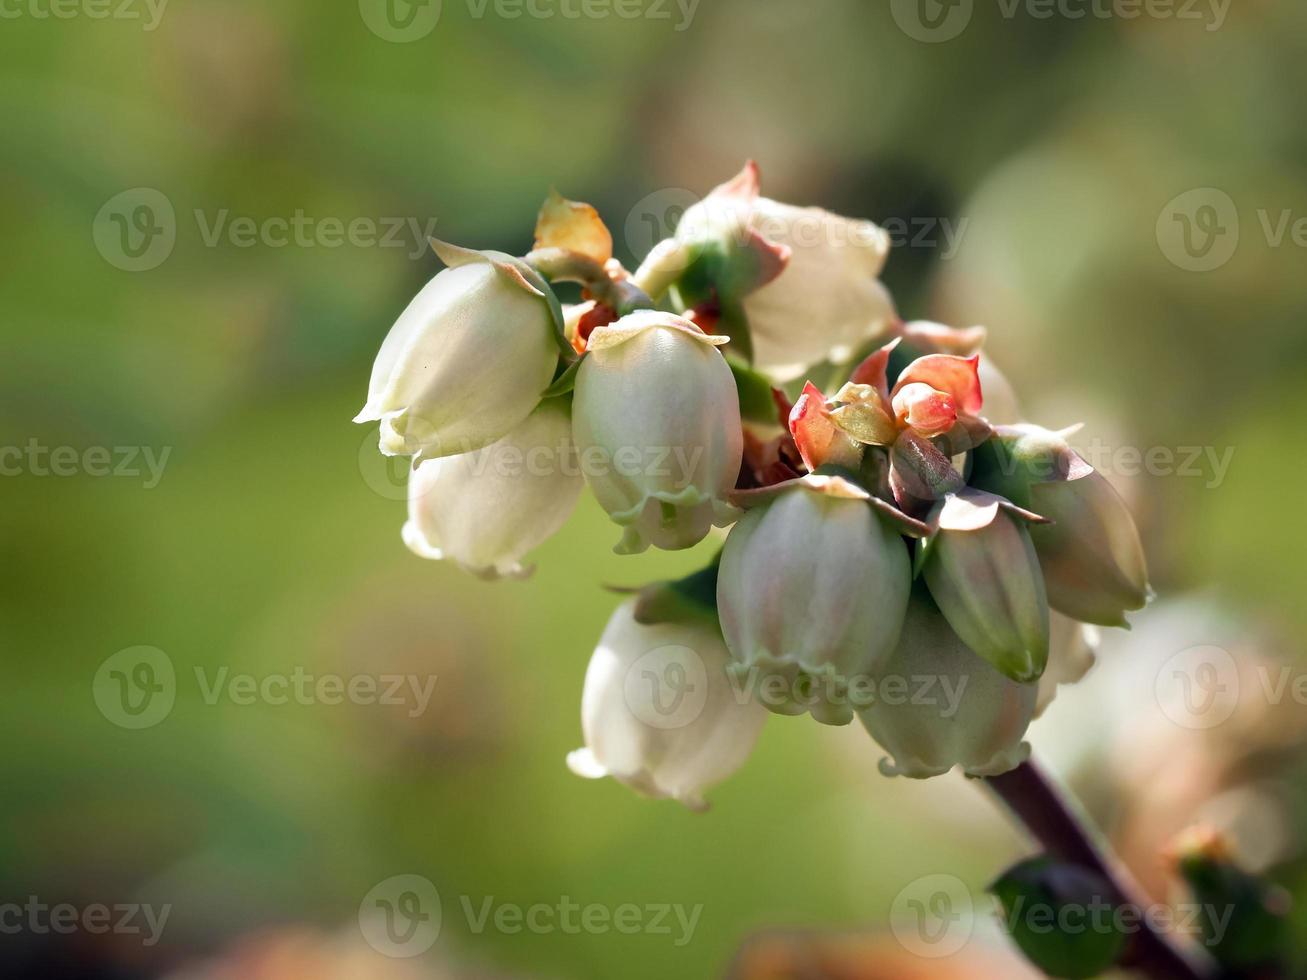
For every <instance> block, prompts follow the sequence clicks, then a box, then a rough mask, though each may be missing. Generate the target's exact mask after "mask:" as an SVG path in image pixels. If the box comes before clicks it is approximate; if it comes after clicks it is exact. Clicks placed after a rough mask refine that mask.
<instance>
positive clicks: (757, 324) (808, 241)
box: [676, 163, 897, 381]
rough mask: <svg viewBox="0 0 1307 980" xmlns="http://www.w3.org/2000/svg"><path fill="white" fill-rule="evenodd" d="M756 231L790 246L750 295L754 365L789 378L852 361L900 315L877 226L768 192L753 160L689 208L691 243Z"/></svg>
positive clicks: (686, 232) (685, 225)
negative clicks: (884, 279) (782, 263)
mask: <svg viewBox="0 0 1307 980" xmlns="http://www.w3.org/2000/svg"><path fill="white" fill-rule="evenodd" d="M748 232H754V233H757V234H758V235H761V236H762V237H763V238H764V239H766V240H767V241H769V242H772V243H775V244H777V245H780V246H786V247H788V248H789V250H790V253H789V263H788V265H787V266H786V268H785V269H784V270H783V271H782V272H781V273H780V275H779V276H777V277H776V278H775V279H774V280H772V281H771V282H769V283H768V284H767V285H765V286H763V287H761V288H760V289H758V290H757V291H755V292H752V293H749V294H748V295H747V296H745V297H744V312H745V313H746V314H747V315H748V318H749V327H750V332H751V333H752V336H753V363H754V366H755V367H757V368H759V369H760V370H762V371H765V372H767V373H768V374H770V375H771V376H772V377H774V378H777V379H778V380H781V381H788V380H790V379H792V378H796V377H798V376H799V375H800V374H803V373H804V371H805V370H806V369H807V368H808V367H810V366H811V365H813V364H816V363H818V362H820V361H824V360H827V359H829V360H833V361H843V360H847V359H848V358H849V357H851V356H852V355H853V354H854V353H855V352H856V351H857V349H858V348H859V347H861V346H862V345H863V344H865V343H867V342H868V341H870V340H872V339H874V338H876V337H878V336H880V335H882V334H884V333H886V332H887V331H888V330H889V329H890V328H891V326H892V324H893V323H894V322H895V321H896V319H897V314H896V312H895V309H894V301H893V300H892V299H891V298H890V294H889V292H888V290H886V288H885V287H884V285H882V284H881V282H880V279H879V276H880V273H881V270H882V269H883V268H884V266H885V260H886V258H887V257H888V255H889V249H890V237H889V234H888V233H887V232H886V231H885V230H884V229H883V228H880V227H879V226H878V225H876V224H874V223H873V222H871V221H864V220H859V219H856V218H845V217H841V216H840V215H838V214H833V213H831V212H830V211H826V210H823V209H822V208H815V207H796V206H794V205H792V204H783V203H781V202H779V201H773V200H771V199H770V198H766V197H761V196H758V184H757V170H756V168H755V167H754V166H753V164H752V163H750V164H749V166H747V167H746V168H745V171H744V172H743V173H741V174H740V175H739V176H738V177H736V178H735V179H734V180H732V181H730V182H729V183H727V184H724V185H722V187H719V188H717V190H715V191H714V192H713V193H712V194H709V195H708V196H707V197H706V198H704V199H703V200H702V201H700V202H699V203H697V204H695V205H693V206H691V207H690V208H688V209H687V210H686V212H685V215H684V216H683V217H682V219H681V222H680V223H679V224H678V225H677V228H676V238H677V240H678V241H680V242H682V243H684V244H690V245H693V244H695V243H698V242H704V241H711V240H714V239H717V238H720V237H722V236H731V235H740V234H747V233H748Z"/></svg>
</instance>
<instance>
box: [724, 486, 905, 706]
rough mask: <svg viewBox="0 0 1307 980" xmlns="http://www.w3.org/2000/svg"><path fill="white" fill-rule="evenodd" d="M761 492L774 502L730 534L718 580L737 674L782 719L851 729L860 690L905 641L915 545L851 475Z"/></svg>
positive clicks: (746, 518) (759, 508)
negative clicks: (854, 690) (853, 694)
mask: <svg viewBox="0 0 1307 980" xmlns="http://www.w3.org/2000/svg"><path fill="white" fill-rule="evenodd" d="M756 493H757V494H758V495H759V498H760V499H761V500H762V501H764V502H761V503H759V504H758V505H757V506H755V507H754V508H753V509H751V510H749V511H747V512H746V514H745V516H744V517H743V518H741V519H740V522H739V523H738V524H736V525H735V527H734V528H732V529H731V533H730V536H729V537H728V538H727V539H726V545H725V547H724V548H723V549H722V561H721V568H720V570H719V572H718V577H717V609H718V613H719V615H720V616H721V622H722V632H723V634H724V635H725V637H726V645H727V646H728V647H729V648H730V651H731V653H732V655H733V656H734V658H735V661H736V664H735V666H734V667H733V668H732V672H733V673H734V675H735V676H736V678H737V679H739V681H740V682H741V683H743V684H745V685H747V686H748V687H749V688H750V689H751V690H753V691H754V692H755V696H756V697H757V698H758V700H760V701H761V702H762V703H763V704H764V706H766V707H767V708H769V709H770V710H772V711H774V712H776V713H778V714H786V715H797V714H802V713H803V712H805V711H810V712H811V713H812V716H813V717H814V718H816V719H817V720H818V721H821V722H825V723H826V724H833V725H844V724H848V723H849V722H850V721H851V720H852V719H853V705H852V704H851V702H850V698H849V693H848V691H849V687H850V685H852V684H863V683H864V682H865V680H866V678H867V676H868V675H869V673H870V672H871V670H872V669H873V668H874V667H876V666H877V664H878V663H880V662H881V661H882V660H884V659H885V658H886V657H888V656H889V654H890V652H891V651H892V650H893V648H894V644H895V643H896V642H897V640H898V637H899V629H900V627H901V626H902V623H903V610H904V607H905V605H906V604H907V601H908V590H909V588H910V586H911V580H912V572H911V568H910V563H909V560H908V552H907V547H906V545H905V544H904V542H903V540H902V539H901V538H900V536H899V534H900V532H899V529H898V528H897V527H895V526H894V524H893V523H892V522H891V520H889V519H887V518H886V517H885V516H882V513H881V510H880V509H878V507H886V508H888V505H884V504H881V503H880V502H879V501H877V500H875V498H871V497H870V496H869V495H868V494H867V493H866V491H864V490H861V489H860V488H858V487H856V486H854V485H853V484H852V483H850V482H848V481H846V480H843V479H841V478H837V477H821V476H817V477H806V478H804V479H802V480H797V481H793V482H792V483H791V484H789V485H788V486H785V485H781V486H780V487H773V488H768V490H766V491H757V492H756ZM741 496H744V495H741ZM768 497H770V498H771V499H770V500H768V499H767V498H768Z"/></svg>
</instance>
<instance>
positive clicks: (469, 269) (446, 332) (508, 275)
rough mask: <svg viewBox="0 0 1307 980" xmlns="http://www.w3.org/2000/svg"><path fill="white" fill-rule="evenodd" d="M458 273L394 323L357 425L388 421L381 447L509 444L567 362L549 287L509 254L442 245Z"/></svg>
mask: <svg viewBox="0 0 1307 980" xmlns="http://www.w3.org/2000/svg"><path fill="white" fill-rule="evenodd" d="M439 250H440V253H441V258H443V259H444V260H445V261H446V263H447V264H449V265H450V268H447V269H445V270H444V271H442V272H440V273H439V274H438V275H437V276H436V277H435V278H433V279H432V280H431V281H430V282H428V283H427V284H426V286H424V287H423V289H422V291H421V292H419V293H418V294H417V296H416V297H414V299H413V301H412V302H411V303H409V305H408V308H407V309H406V310H404V312H403V313H402V314H401V315H400V317H399V319H398V320H397V321H396V322H395V325H394V326H393V327H391V329H390V333H389V334H387V336H386V339H385V341H384V342H383V343H382V345H381V350H380V352H379V353H378V354H377V358H376V361H375V363H374V364H373V367H372V381H371V383H370V384H369V386H368V402H367V404H366V405H365V406H364V407H363V410H362V411H361V412H359V414H358V416H357V417H356V418H355V419H354V421H355V422H372V421H377V420H380V422H381V451H382V452H383V453H385V454H386V455H388V456H407V455H414V454H421V455H422V456H423V457H424V458H429V457H435V456H448V455H453V454H457V453H465V452H470V451H472V450H474V449H479V448H481V447H482V446H485V445H488V444H489V443H491V442H494V441H495V440H496V439H499V438H500V437H501V436H503V435H504V434H505V433H507V432H508V430H509V429H511V428H513V426H515V425H517V424H518V423H519V422H521V421H522V420H523V419H525V418H526V417H527V416H528V415H529V414H531V410H532V409H533V408H535V406H536V405H537V404H538V403H539V402H540V395H541V393H542V392H543V391H544V390H545V388H547V387H548V386H549V382H550V379H551V378H552V377H553V373H554V368H555V366H556V364H557V362H558V353H559V351H558V346H557V341H556V340H555V330H556V326H555V322H554V312H555V309H556V307H557V301H556V300H554V299H553V296H552V294H551V293H550V290H549V286H548V285H547V284H546V283H545V282H544V280H543V279H541V278H539V276H537V275H536V274H535V273H534V272H532V271H531V270H530V268H529V267H527V266H526V265H525V264H524V263H521V262H520V261H518V260H516V259H512V258H510V257H509V256H506V255H500V254H499V253H479V252H470V251H467V250H465V249H458V248H454V247H452V246H446V245H441V246H439Z"/></svg>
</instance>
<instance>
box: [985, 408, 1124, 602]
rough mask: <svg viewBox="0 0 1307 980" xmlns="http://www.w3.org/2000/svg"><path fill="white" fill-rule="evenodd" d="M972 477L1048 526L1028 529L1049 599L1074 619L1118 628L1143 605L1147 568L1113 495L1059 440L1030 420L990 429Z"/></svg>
mask: <svg viewBox="0 0 1307 980" xmlns="http://www.w3.org/2000/svg"><path fill="white" fill-rule="evenodd" d="M993 441H994V443H995V445H994V446H992V447H989V448H988V449H986V450H985V451H984V452H983V453H982V454H980V456H979V458H978V463H977V468H976V476H975V482H976V484H977V485H978V486H985V487H986V488H987V489H993V490H995V492H998V493H1003V494H1004V495H1005V496H1010V497H1011V499H1012V500H1014V501H1016V502H1018V503H1020V504H1021V505H1022V506H1023V507H1029V508H1030V509H1031V510H1033V511H1035V512H1036V513H1038V514H1040V515H1042V516H1043V517H1046V518H1048V519H1049V521H1050V522H1051V523H1049V524H1046V525H1042V526H1040V527H1037V528H1033V529H1032V530H1031V533H1030V536H1031V540H1032V541H1033V542H1034V544H1035V550H1036V552H1037V553H1038V555H1039V561H1040V564H1041V565H1042V566H1043V569H1044V579H1045V582H1046V583H1047V587H1048V601H1049V604H1050V605H1051V606H1052V607H1053V608H1054V609H1057V610H1058V611H1059V612H1063V613H1066V614H1067V615H1068V616H1071V617H1072V618H1074V619H1079V620H1081V621H1083V622H1086V623H1096V624H1098V625H1100V626H1124V625H1126V620H1125V613H1126V612H1130V611H1134V610H1137V609H1142V608H1143V607H1144V606H1145V605H1146V604H1147V602H1148V598H1149V594H1150V593H1149V587H1148V568H1147V564H1146V562H1145V560H1144V549H1143V545H1142V544H1141V543H1140V540H1139V532H1138V530H1137V529H1136V528H1135V522H1134V518H1133V517H1132V516H1131V515H1130V509H1129V508H1128V507H1127V506H1126V503H1125V501H1124V500H1122V499H1121V495H1120V494H1119V493H1117V492H1116V490H1115V489H1114V488H1113V487H1112V484H1111V483H1109V482H1108V480H1107V478H1106V477H1104V476H1103V475H1102V474H1101V473H1099V472H1097V471H1096V470H1095V469H1094V468H1093V467H1092V466H1090V465H1089V464H1088V463H1087V462H1085V460H1084V459H1083V458H1081V456H1080V455H1079V454H1078V453H1077V452H1076V451H1075V450H1074V449H1073V448H1071V446H1070V445H1069V444H1068V443H1067V441H1066V438H1065V436H1064V435H1063V434H1062V433H1058V432H1052V431H1050V430H1048V429H1042V428H1040V427H1039V426H1035V425H1014V426H1006V427H1001V428H999V429H997V430H996V431H995V436H994V440H993Z"/></svg>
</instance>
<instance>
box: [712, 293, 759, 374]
mask: <svg viewBox="0 0 1307 980" xmlns="http://www.w3.org/2000/svg"><path fill="white" fill-rule="evenodd" d="M718 306H719V311H718V321H717V331H716V332H717V333H719V334H722V335H723V336H726V337H730V338H731V342H730V344H729V345H728V349H729V350H731V351H733V352H734V354H735V356H736V357H738V358H740V359H742V360H743V361H744V363H746V364H749V365H752V364H753V333H752V332H751V331H750V329H749V315H748V314H747V313H745V312H744V304H743V303H742V302H740V301H739V300H738V299H727V298H726V297H724V296H723V297H721V298H720V299H719V300H718Z"/></svg>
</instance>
